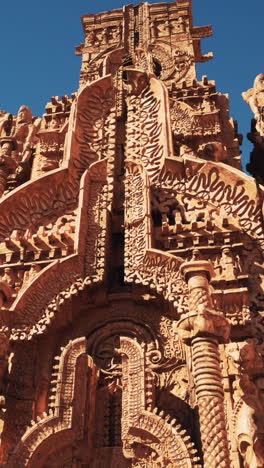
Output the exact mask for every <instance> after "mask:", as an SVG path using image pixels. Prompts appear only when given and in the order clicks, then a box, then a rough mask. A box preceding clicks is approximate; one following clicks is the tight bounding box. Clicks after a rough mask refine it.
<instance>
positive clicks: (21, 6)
mask: <svg viewBox="0 0 264 468" xmlns="http://www.w3.org/2000/svg"><path fill="white" fill-rule="evenodd" d="M126 3H134V4H137V2H131V1H130V2H129V0H128V1H127V2H125V1H124V2H123V1H121V0H112V1H111V2H110V1H106V0H97V1H94V2H89V1H87V0H85V1H84V0H75V1H72V0H71V1H69V0H45V1H43V2H37V1H36V0H34V1H33V0H24V1H21V0H13V1H4V2H2V5H1V42H0V60H1V73H0V89H1V93H0V109H3V110H5V111H7V112H11V113H13V114H16V113H17V110H18V108H19V107H20V105H22V104H25V105H27V106H29V107H31V109H32V111H33V114H34V115H39V116H41V115H42V114H43V113H44V111H45V109H44V107H45V105H46V103H47V102H48V101H49V99H50V97H51V96H61V95H63V94H71V93H72V92H74V91H76V90H77V88H78V80H79V70H80V57H75V53H74V46H77V45H79V44H81V43H82V42H83V33H82V27H81V22H80V16H81V15H84V14H89V13H98V12H100V11H106V10H111V9H114V8H120V7H121V6H123V5H124V4H126ZM149 3H155V2H153V1H150V2H149ZM193 13H194V25H195V26H203V25H206V24H212V25H213V31H214V36H213V37H212V38H207V39H204V40H203V52H204V53H206V52H209V51H212V52H214V59H213V60H212V61H211V62H208V63H205V64H201V65H198V67H197V71H198V78H199V79H200V78H201V76H202V75H207V76H208V78H209V79H214V80H216V84H217V89H218V91H220V92H222V93H229V94H230V98H231V115H232V117H233V118H234V119H235V120H238V125H239V131H240V133H242V134H243V135H244V144H243V147H242V150H243V161H244V162H246V161H247V159H248V157H249V151H250V148H251V145H250V143H248V142H247V139H246V134H247V132H248V131H249V128H250V119H251V116H252V115H251V112H250V110H249V107H248V106H247V105H246V104H245V103H244V101H243V100H242V98H241V92H242V91H245V90H247V89H248V88H249V87H251V86H252V83H253V80H254V77H255V76H256V75H257V74H258V73H264V45H263V44H264V40H263V24H264V0H252V1H251V2H250V1H248V0H222V1H220V0H193Z"/></svg>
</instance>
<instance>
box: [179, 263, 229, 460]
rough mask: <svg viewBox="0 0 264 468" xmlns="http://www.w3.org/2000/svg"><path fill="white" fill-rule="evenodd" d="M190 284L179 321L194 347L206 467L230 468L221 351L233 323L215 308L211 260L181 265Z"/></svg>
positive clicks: (187, 338)
mask: <svg viewBox="0 0 264 468" xmlns="http://www.w3.org/2000/svg"><path fill="white" fill-rule="evenodd" d="M181 271H182V274H183V275H184V277H185V280H186V282H187V283H188V287H189V293H190V296H189V305H190V311H189V313H188V314H187V315H186V316H185V317H183V318H182V319H181V321H180V323H179V328H180V330H181V334H182V337H183V339H184V340H185V342H186V343H187V344H189V345H190V346H191V348H192V353H191V354H192V366H193V372H194V383H195V391H196V397H197V404H198V410H199V419H200V430H201V439H202V448H203V456H204V467H205V468H229V467H230V457H229V447H228V439H227V428H226V420H225V411H224V389H223V383H222V375H221V368H220V357H219V351H218V344H219V341H222V342H223V341H226V340H227V339H228V336H229V330H230V326H229V323H228V321H227V320H226V319H225V318H224V316H223V315H220V314H219V313H217V312H215V311H214V310H212V303H211V296H210V292H209V280H210V277H211V276H212V273H213V269H212V266H211V264H210V263H209V262H207V261H202V260H191V261H190V262H186V263H184V264H182V266H181Z"/></svg>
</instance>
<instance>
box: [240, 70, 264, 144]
mask: <svg viewBox="0 0 264 468" xmlns="http://www.w3.org/2000/svg"><path fill="white" fill-rule="evenodd" d="M242 96H243V99H244V101H246V103H247V104H248V105H249V106H250V108H251V110H252V112H253V114H254V118H255V120H256V130H257V131H258V132H259V134H260V135H261V136H264V123H263V107H264V75H263V73H261V74H260V75H258V76H257V77H256V78H255V81H254V86H253V88H251V89H249V90H248V91H245V92H244V93H242Z"/></svg>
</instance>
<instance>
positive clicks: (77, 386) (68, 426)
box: [8, 338, 96, 468]
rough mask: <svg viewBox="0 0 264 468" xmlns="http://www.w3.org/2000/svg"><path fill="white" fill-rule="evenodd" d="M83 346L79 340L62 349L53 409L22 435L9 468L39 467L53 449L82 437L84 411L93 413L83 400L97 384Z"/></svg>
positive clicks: (90, 403) (91, 364)
mask: <svg viewBox="0 0 264 468" xmlns="http://www.w3.org/2000/svg"><path fill="white" fill-rule="evenodd" d="M86 346H87V343H86V339H85V338H78V339H76V340H74V341H73V342H69V344H68V345H67V346H66V347H65V348H64V349H63V352H62V355H61V357H60V358H59V365H58V366H57V368H58V369H56V370H58V372H57V373H56V374H57V380H56V385H55V386H54V389H53V393H54V395H53V398H54V402H53V404H52V406H53V409H51V410H50V414H49V415H46V416H45V417H44V418H43V419H41V420H39V421H37V422H34V423H33V425H32V427H30V428H28V430H27V431H26V432H25V434H24V435H23V437H22V438H21V441H20V442H19V444H18V446H17V447H16V448H15V450H14V452H13V454H12V455H11V458H10V460H9V461H8V466H10V468H12V467H14V468H15V467H16V466H19V467H20V466H21V467H22V466H23V467H33V466H41V465H39V464H37V465H36V463H35V462H36V461H37V460H38V461H41V463H42V462H43V463H44V459H45V457H47V456H49V455H50V454H51V453H52V449H53V450H54V449H55V447H56V448H57V447H58V448H59V449H60V448H62V447H64V446H66V445H71V444H73V442H74V441H75V440H76V439H77V440H80V438H82V437H83V431H84V418H83V412H84V408H87V407H88V410H90V411H93V406H92V401H88V402H87V401H86V400H87V398H86V397H87V395H86V392H87V386H88V385H89V387H90V395H92V394H93V388H94V385H95V382H96V368H95V366H94V364H93V361H92V358H91V357H90V356H88V355H87V354H86ZM47 448H48V452H47Z"/></svg>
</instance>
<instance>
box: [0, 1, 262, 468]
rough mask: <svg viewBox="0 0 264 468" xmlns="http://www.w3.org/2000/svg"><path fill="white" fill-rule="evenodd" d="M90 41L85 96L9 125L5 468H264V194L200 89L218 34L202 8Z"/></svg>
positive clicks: (0, 353)
mask: <svg viewBox="0 0 264 468" xmlns="http://www.w3.org/2000/svg"><path fill="white" fill-rule="evenodd" d="M82 24H83V28H84V35H85V41H84V44H82V45H81V46H79V47H78V48H77V54H78V55H81V56H82V67H81V86H80V88H79V90H78V91H77V92H76V93H74V94H72V95H71V96H62V97H61V98H59V97H58V96H55V97H52V98H51V101H50V102H49V103H48V104H47V106H46V108H45V113H44V115H43V116H42V118H37V117H34V116H32V112H31V110H30V109H29V108H28V107H27V106H21V107H20V109H19V111H18V115H17V116H12V115H11V114H8V113H5V112H3V111H0V322H1V323H0V332H1V336H2V345H1V346H0V348H1V350H0V364H1V366H0V387H1V392H0V434H1V446H0V449H1V450H0V452H1V454H0V464H1V465H3V466H10V467H12V466H21V467H22V466H27V467H33V466H34V467H35V466H38V467H39V468H46V467H47V466H54V467H55V466H57V467H58V466H64V465H65V466H73V467H76V468H77V467H78V468H79V467H81V466H82V467H88V466H90V467H94V468H95V467H98V468H99V467H100V468H113V467H116V466H120V467H122V468H132V467H138V468H139V467H142V468H143V467H144V468H163V467H170V468H173V467H180V466H181V467H183V468H193V467H197V468H198V467H200V466H201V465H203V466H204V467H205V468H214V467H215V468H218V467H223V468H224V467H225V468H227V467H228V468H229V467H230V466H234V467H236V468H238V467H240V465H241V467H242V465H243V466H245V467H246V466H248V467H250V468H251V467H258V466H262V465H263V459H264V455H263V446H264V445H263V442H264V435H263V434H264V428H263V414H264V409H263V391H264V384H263V378H264V371H263V360H264V343H263V331H264V322H263V317H264V295H263V288H264V273H263V272H264V261H263V252H262V251H263V246H264V243H263V225H264V223H263V209H262V208H263V206H262V204H263V196H264V193H263V187H262V186H261V185H260V184H256V183H255V182H254V181H253V180H252V179H251V178H250V177H248V176H247V175H245V174H243V173H242V172H241V170H240V167H241V166H240V152H239V143H241V136H240V135H238V134H237V126H236V123H235V122H234V121H233V120H232V119H231V118H230V116H229V110H228V97H227V95H222V94H220V93H218V92H217V91H216V86H215V82H213V81H209V80H208V79H207V77H206V76H204V77H203V78H202V80H201V81H197V77H196V72H195V62H203V61H206V60H208V59H209V58H211V54H205V55H202V53H201V49H200V41H201V39H202V38H203V37H207V36H210V35H211V32H212V31H211V27H210V26H205V27H198V28H197V27H194V26H193V19H192V11H191V2H190V1H189V0H178V1H177V2H173V3H168V4H167V3H157V4H155V3H154V4H147V3H142V4H139V5H137V6H134V5H128V6H125V7H124V8H123V9H116V10H113V11H111V12H104V13H99V14H96V15H85V16H83V17H82ZM262 84H263V77H262V75H261V76H259V77H258V78H257V80H256V84H255V86H254V88H253V89H252V90H250V91H249V92H247V93H246V94H245V99H246V100H247V102H248V103H249V104H250V106H251V107H252V109H253V111H254V114H256V115H255V117H256V121H255V125H256V126H257V128H252V135H251V138H252V139H255V140H256V141H257V142H258V145H259V151H262V149H261V148H262V146H263V145H262V144H263V142H262V140H261V138H262V139H263V138H264V136H262V134H261V132H262V130H263V129H262V123H263V122H262V120H263V118H262V117H263V115H262V114H263V112H262V98H263V96H262V94H263V90H262ZM261 145H262V146H261ZM261 180H262V176H261V175H260V177H259V178H258V182H261ZM182 273H183V274H182ZM209 280H210V285H209ZM80 337H86V338H80ZM71 340H73V341H71ZM61 345H63V346H65V345H66V348H65V349H63V350H62V353H60V351H59V349H60V346H61ZM56 354H58V355H59V356H58V358H56V359H57V360H58V361H59V363H58V366H56V365H55V367H54V369H53V371H52V364H51V362H52V360H53V357H54V355H56ZM48 396H50V401H51V403H50V405H48ZM49 406H50V408H49ZM31 419H32V420H34V422H32V425H31V427H30V428H28V429H27V428H26V426H28V425H29V424H30V420H31ZM35 419H36V421H35Z"/></svg>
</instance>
